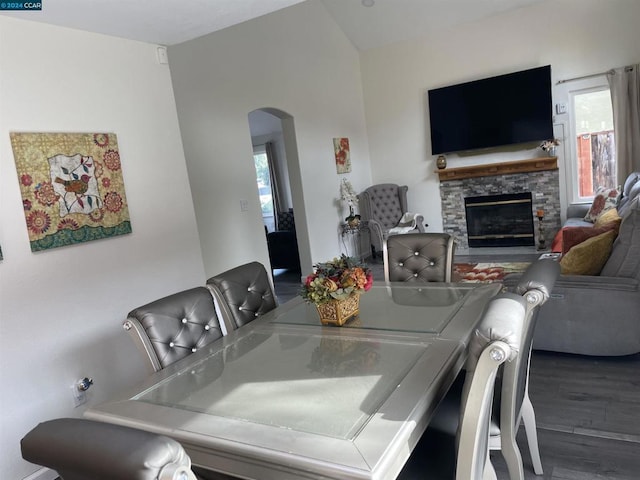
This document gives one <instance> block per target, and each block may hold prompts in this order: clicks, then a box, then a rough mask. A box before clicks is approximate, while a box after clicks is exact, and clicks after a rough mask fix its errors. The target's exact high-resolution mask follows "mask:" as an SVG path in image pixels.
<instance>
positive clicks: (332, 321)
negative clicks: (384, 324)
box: [316, 293, 360, 327]
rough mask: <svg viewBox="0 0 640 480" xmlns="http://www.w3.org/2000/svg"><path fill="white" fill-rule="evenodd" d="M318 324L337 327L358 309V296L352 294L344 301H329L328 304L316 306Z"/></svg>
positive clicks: (355, 313)
mask: <svg viewBox="0 0 640 480" xmlns="http://www.w3.org/2000/svg"><path fill="white" fill-rule="evenodd" d="M316 308H317V309H318V315H320V322H321V323H322V324H323V325H337V326H338V327H340V326H342V325H344V323H345V322H346V321H347V320H348V319H349V318H351V317H353V316H354V315H357V314H358V312H359V309H360V295H359V294H357V293H352V294H351V295H349V296H348V297H347V298H345V299H344V300H329V301H328V302H325V303H321V304H319V305H318V304H316Z"/></svg>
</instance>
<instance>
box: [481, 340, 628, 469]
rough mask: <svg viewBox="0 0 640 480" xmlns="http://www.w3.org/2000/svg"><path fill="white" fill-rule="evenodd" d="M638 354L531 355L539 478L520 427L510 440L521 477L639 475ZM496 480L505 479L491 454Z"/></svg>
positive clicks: (498, 458)
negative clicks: (517, 449)
mask: <svg viewBox="0 0 640 480" xmlns="http://www.w3.org/2000/svg"><path fill="white" fill-rule="evenodd" d="M639 369H640V354H638V355H630V356H626V357H587V356H581V355H568V354H560V353H553V352H539V351H534V352H533V355H532V358H531V370H530V376H529V380H530V385H529V396H530V397H531V402H532V403H533V406H534V409H535V412H536V420H537V425H538V440H539V446H540V456H541V458H542V466H543V469H544V475H543V476H536V475H535V474H534V473H533V467H532V466H531V459H530V456H529V451H528V446H527V443H526V438H525V436H524V429H523V428H521V429H520V432H519V435H518V444H519V446H520V451H521V453H522V457H523V462H524V467H525V478H526V479H527V480H533V479H539V480H542V479H544V480H638V479H639V478H640V380H639V377H638V370H639ZM491 459H492V462H493V464H494V466H495V468H496V472H497V474H498V479H499V480H503V479H504V480H508V478H509V476H508V474H507V469H506V465H505V464H504V461H503V460H502V457H501V455H500V453H499V452H492V455H491Z"/></svg>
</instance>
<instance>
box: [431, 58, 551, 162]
mask: <svg viewBox="0 0 640 480" xmlns="http://www.w3.org/2000/svg"><path fill="white" fill-rule="evenodd" d="M428 96H429V119H430V121H431V153H432V154H434V155H436V154H440V153H451V152H460V151H465V150H476V149H481V148H490V147H498V146H503V145H513V144H519V143H529V142H537V141H542V140H547V139H551V138H553V119H552V108H551V66H549V65H547V66H545V67H538V68H532V69H530V70H523V71H520V72H515V73H509V74H506V75H500V76H497V77H491V78H485V79H482V80H476V81H472V82H466V83H461V84H458V85H451V86H448V87H442V88H436V89H433V90H429V92H428Z"/></svg>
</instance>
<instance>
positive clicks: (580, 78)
mask: <svg viewBox="0 0 640 480" xmlns="http://www.w3.org/2000/svg"><path fill="white" fill-rule="evenodd" d="M613 73H615V70H614V69H613V68H612V69H610V70H607V71H606V72H600V73H592V74H591V75H582V76H581V77H573V78H567V79H566V80H558V81H557V82H556V85H560V84H561V83H566V82H573V81H574V80H584V79H585V78H593V77H600V76H602V75H607V74H613Z"/></svg>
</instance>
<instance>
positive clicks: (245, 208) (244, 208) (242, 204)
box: [240, 200, 249, 212]
mask: <svg viewBox="0 0 640 480" xmlns="http://www.w3.org/2000/svg"><path fill="white" fill-rule="evenodd" d="M248 210H249V201H248V200H240V211H241V212H246V211H248Z"/></svg>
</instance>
